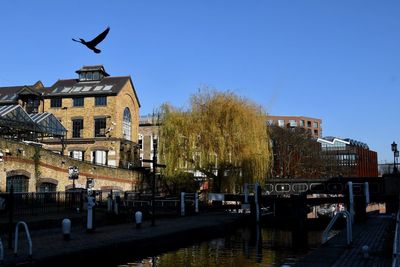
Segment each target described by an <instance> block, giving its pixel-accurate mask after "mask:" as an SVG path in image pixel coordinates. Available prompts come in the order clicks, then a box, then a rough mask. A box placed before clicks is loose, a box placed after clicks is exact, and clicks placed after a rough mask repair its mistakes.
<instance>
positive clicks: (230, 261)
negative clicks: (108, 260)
mask: <svg viewBox="0 0 400 267" xmlns="http://www.w3.org/2000/svg"><path fill="white" fill-rule="evenodd" d="M306 235H307V239H308V242H307V243H308V246H309V247H315V246H318V245H319V243H320V240H321V232H310V233H308V234H306ZM299 236H303V237H304V234H301V235H299V234H293V232H291V231H285V230H277V229H265V228H260V227H256V226H254V227H246V228H241V229H238V230H237V231H236V232H235V233H234V234H232V235H230V236H227V237H225V238H216V239H212V240H210V241H206V242H201V243H199V244H195V245H191V246H188V247H184V248H181V249H178V250H176V251H171V252H167V253H163V254H160V255H157V256H154V257H149V258H145V259H141V260H139V261H132V262H131V263H127V264H123V265H119V266H134V267H154V266H157V267H170V266H174V267H175V266H177V267H187V266H193V267H198V266H215V267H217V266H218V267H228V266H229V267H235V266H238V267H239V266H241V267H242V266H245V267H247V266H249V267H251V266H281V265H283V264H287V265H293V264H294V263H295V262H296V261H297V259H299V258H301V257H302V256H304V255H305V254H306V253H307V251H308V248H307V247H302V248H297V247H294V246H293V245H294V244H295V243H298V242H299V241H298V240H296V238H299ZM302 242H304V241H302Z"/></svg>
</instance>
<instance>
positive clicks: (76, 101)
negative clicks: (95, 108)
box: [72, 97, 85, 107]
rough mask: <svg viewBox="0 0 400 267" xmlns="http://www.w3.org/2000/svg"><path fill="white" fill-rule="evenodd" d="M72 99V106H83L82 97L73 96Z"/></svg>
mask: <svg viewBox="0 0 400 267" xmlns="http://www.w3.org/2000/svg"><path fill="white" fill-rule="evenodd" d="M72 100H73V106H74V107H83V106H84V104H85V102H84V98H83V97H74V98H72Z"/></svg>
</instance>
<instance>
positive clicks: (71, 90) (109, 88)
mask: <svg viewBox="0 0 400 267" xmlns="http://www.w3.org/2000/svg"><path fill="white" fill-rule="evenodd" d="M129 80H130V77H129V76H121V77H105V78H103V79H102V80H100V81H79V80H77V79H68V80H58V81H57V82H56V83H55V84H53V85H52V86H51V87H50V88H47V89H46V90H45V92H44V96H45V97H52V96H77V95H93V94H101V95H104V94H106V95H114V94H118V93H119V91H120V90H121V89H122V88H123V86H124V85H125V84H126V83H127V82H128V81H129Z"/></svg>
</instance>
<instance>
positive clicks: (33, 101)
mask: <svg viewBox="0 0 400 267" xmlns="http://www.w3.org/2000/svg"><path fill="white" fill-rule="evenodd" d="M38 111H39V99H37V98H29V99H28V100H27V101H26V112H27V113H38Z"/></svg>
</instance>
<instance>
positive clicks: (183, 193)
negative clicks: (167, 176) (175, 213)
mask: <svg viewBox="0 0 400 267" xmlns="http://www.w3.org/2000/svg"><path fill="white" fill-rule="evenodd" d="M181 216H185V192H181Z"/></svg>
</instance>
